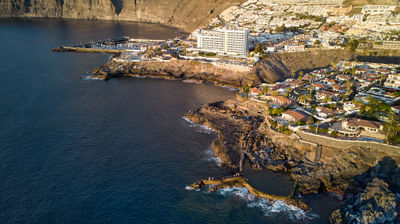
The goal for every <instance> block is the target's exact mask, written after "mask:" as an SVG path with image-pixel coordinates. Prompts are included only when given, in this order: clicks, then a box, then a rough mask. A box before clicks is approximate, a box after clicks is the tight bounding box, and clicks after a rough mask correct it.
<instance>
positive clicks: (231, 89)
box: [221, 86, 239, 91]
mask: <svg viewBox="0 0 400 224" xmlns="http://www.w3.org/2000/svg"><path fill="white" fill-rule="evenodd" d="M221 87H222V88H225V89H227V90H230V91H239V89H238V88H234V87H229V86H221Z"/></svg>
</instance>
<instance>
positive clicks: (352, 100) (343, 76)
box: [242, 61, 400, 145]
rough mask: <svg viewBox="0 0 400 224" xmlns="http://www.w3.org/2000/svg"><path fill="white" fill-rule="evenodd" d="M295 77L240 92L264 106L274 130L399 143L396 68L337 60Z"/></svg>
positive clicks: (399, 81)
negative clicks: (338, 61) (334, 62)
mask: <svg viewBox="0 0 400 224" xmlns="http://www.w3.org/2000/svg"><path fill="white" fill-rule="evenodd" d="M294 76H295V75H294ZM295 77H296V78H288V79H286V80H285V81H283V82H277V83H273V84H267V83H263V84H262V85H260V86H258V87H252V88H251V87H249V86H246V87H244V88H243V91H242V92H243V95H245V96H246V97H250V98H251V99H253V100H256V101H263V102H266V103H267V104H268V107H269V111H270V112H269V114H270V119H271V123H272V124H273V128H274V129H276V130H280V131H281V132H283V133H286V134H291V133H292V131H296V130H303V131H307V132H311V133H316V134H318V135H322V136H329V137H332V138H339V139H348V140H350V139H351V140H360V141H376V142H385V143H389V144H395V145H397V144H399V143H400V142H399V140H400V139H399V133H398V127H399V125H400V124H399V117H400V116H399V115H400V105H399V102H400V66H399V65H394V64H382V63H364V62H356V61H341V62H340V63H338V64H337V65H332V66H330V67H327V68H323V69H317V70H314V71H312V72H308V73H304V74H303V72H300V74H298V75H297V76H295Z"/></svg>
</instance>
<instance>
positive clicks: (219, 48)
mask: <svg viewBox="0 0 400 224" xmlns="http://www.w3.org/2000/svg"><path fill="white" fill-rule="evenodd" d="M249 33H250V31H249V30H229V29H218V30H203V29H201V30H200V31H199V34H198V35H197V48H198V49H199V50H201V51H205V52H214V53H218V54H229V55H242V56H246V55H247V52H248V45H249Z"/></svg>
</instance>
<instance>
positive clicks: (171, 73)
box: [91, 49, 385, 88]
mask: <svg viewBox="0 0 400 224" xmlns="http://www.w3.org/2000/svg"><path fill="white" fill-rule="evenodd" d="M360 55H361V54H360V53H357V52H355V53H353V52H350V51H349V50H348V49H345V50H310V51H306V52H296V53H281V54H271V55H267V56H266V57H265V58H264V59H262V60H260V61H259V62H257V63H256V64H255V65H254V66H253V67H251V68H249V69H242V68H236V67H227V66H216V65H213V64H210V63H201V62H199V61H193V60H173V61H167V62H155V61H154V62H144V61H143V62H136V61H123V60H118V54H116V56H114V57H113V58H111V60H110V61H109V62H108V63H106V64H104V65H102V66H100V67H99V68H96V69H95V70H93V71H92V72H91V74H92V77H94V78H98V79H104V80H107V79H109V78H113V77H121V76H125V77H149V78H163V79H175V80H191V81H196V82H209V83H214V84H216V85H223V86H230V87H237V88H238V87H242V86H243V85H246V84H253V85H258V84H261V83H263V82H276V81H280V80H283V79H286V78H288V77H290V76H291V75H292V74H293V72H298V71H309V70H312V69H315V68H321V67H327V66H329V65H331V64H332V63H337V62H339V61H340V60H350V59H354V58H357V57H359V56H360ZM383 55H385V54H383Z"/></svg>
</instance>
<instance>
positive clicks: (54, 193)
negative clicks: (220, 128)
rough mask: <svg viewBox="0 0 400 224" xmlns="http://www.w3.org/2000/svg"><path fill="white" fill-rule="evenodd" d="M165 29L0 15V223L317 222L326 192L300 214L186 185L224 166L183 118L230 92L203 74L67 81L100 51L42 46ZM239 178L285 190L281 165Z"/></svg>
mask: <svg viewBox="0 0 400 224" xmlns="http://www.w3.org/2000/svg"><path fill="white" fill-rule="evenodd" d="M177 35H178V34H177V32H176V31H175V30H173V29H171V28H168V27H163V26H161V25H155V24H143V23H115V22H105V21H75V20H70V21H61V20H0V49H1V55H0V61H1V62H0V63H1V66H0V223H85V224H88V223H326V222H327V221H328V217H329V213H330V212H331V211H332V209H333V208H335V207H337V206H338V202H336V201H334V200H332V199H330V198H328V197H326V196H307V197H305V200H306V201H307V202H309V203H310V204H311V206H312V208H313V209H312V211H311V212H304V211H301V210H299V209H297V208H295V207H291V206H287V205H285V204H283V203H280V202H276V203H270V202H267V201H263V200H259V199H256V198H254V197H252V196H251V195H249V194H248V193H247V192H246V191H245V190H244V189H240V188H239V189H236V188H234V189H225V190H221V191H218V192H214V193H210V192H207V191H193V190H191V189H190V188H188V186H189V185H190V184H191V183H193V182H195V181H197V180H199V179H204V178H207V177H211V176H213V177H221V176H224V175H227V174H229V172H228V171H227V170H225V169H224V168H221V167H219V166H218V159H217V158H214V157H213V153H212V151H211V150H210V145H211V142H212V141H213V139H215V138H216V135H215V134H214V133H212V132H210V131H209V130H207V129H204V128H203V127H200V126H197V125H193V124H191V123H189V122H187V121H185V120H184V119H183V116H184V115H185V114H186V113H187V112H188V111H189V110H194V109H196V108H199V107H200V106H201V105H203V104H206V103H211V102H215V101H219V100H226V99H228V98H230V97H232V96H233V95H235V94H236V92H235V91H232V90H229V89H226V88H222V87H216V86H212V85H207V84H201V85H199V84H191V83H183V82H179V81H167V80H158V79H133V78H119V79H112V80H109V81H107V82H105V81H97V80H87V79H83V80H76V77H86V76H87V72H88V71H90V70H92V69H94V68H96V67H97V66H100V65H101V64H103V63H105V62H106V61H107V60H108V59H109V57H110V56H109V55H105V54H82V53H81V54H80V53H55V52H52V51H51V50H50V49H51V48H54V47H58V46H61V45H68V44H77V43H80V42H86V41H90V40H100V39H105V38H116V37H121V36H131V37H135V38H152V39H167V38H173V37H175V36H177ZM245 175H246V177H248V178H249V181H250V183H251V184H253V185H254V186H255V187H257V188H259V189H260V190H264V191H266V192H268V193H273V194H282V195H284V194H288V193H290V191H291V190H292V188H293V183H292V182H291V181H290V178H289V177H288V176H286V175H285V174H278V173H273V172H268V171H266V172H256V171H252V170H251V169H250V168H249V167H248V165H247V167H246V169H245Z"/></svg>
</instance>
